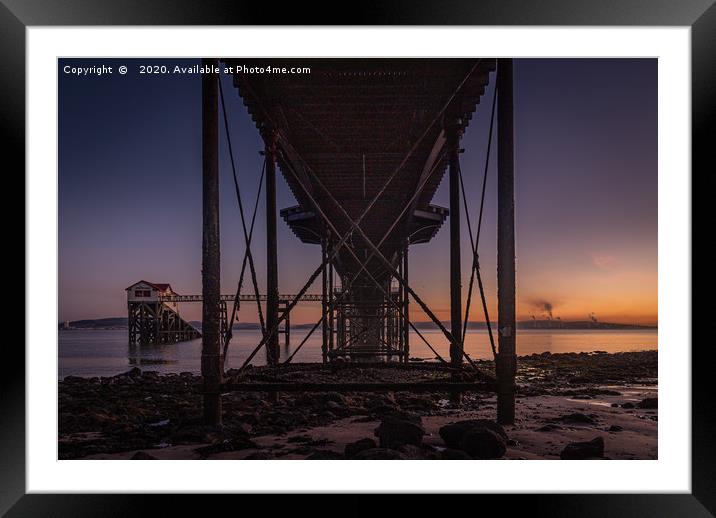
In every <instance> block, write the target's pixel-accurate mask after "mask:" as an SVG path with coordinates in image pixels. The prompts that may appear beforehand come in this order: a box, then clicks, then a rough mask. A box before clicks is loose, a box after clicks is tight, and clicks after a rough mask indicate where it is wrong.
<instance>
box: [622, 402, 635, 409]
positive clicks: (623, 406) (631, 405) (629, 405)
mask: <svg viewBox="0 0 716 518" xmlns="http://www.w3.org/2000/svg"><path fill="white" fill-rule="evenodd" d="M635 406H636V405H635V404H634V403H630V402H627V403H624V404H622V408H634V407H635Z"/></svg>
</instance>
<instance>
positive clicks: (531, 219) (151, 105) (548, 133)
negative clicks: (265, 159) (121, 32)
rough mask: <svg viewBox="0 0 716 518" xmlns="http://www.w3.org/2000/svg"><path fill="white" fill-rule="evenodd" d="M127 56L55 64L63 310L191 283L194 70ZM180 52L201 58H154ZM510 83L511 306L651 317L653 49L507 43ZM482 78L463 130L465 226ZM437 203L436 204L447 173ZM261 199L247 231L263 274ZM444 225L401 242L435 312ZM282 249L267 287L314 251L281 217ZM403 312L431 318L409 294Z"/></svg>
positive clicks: (226, 219)
mask: <svg viewBox="0 0 716 518" xmlns="http://www.w3.org/2000/svg"><path fill="white" fill-rule="evenodd" d="M139 63H143V64H150V63H149V62H147V61H146V60H123V61H119V60H88V59H72V60H60V62H59V66H60V71H59V320H60V321H64V320H78V319H84V318H102V317H109V316H124V315H126V295H125V292H124V289H125V288H126V287H127V286H129V285H130V284H132V283H133V282H135V281H138V280H140V279H146V280H148V281H153V282H169V283H171V284H172V286H173V288H174V289H175V290H176V291H177V292H179V293H183V294H198V293H201V81H200V77H199V76H194V75H158V76H157V75H152V76H148V75H139V74H137V73H136V68H137V66H138V64H139ZM177 63H179V64H194V63H198V60H183V61H180V60H152V61H151V64H167V65H172V66H173V65H174V64H177ZM66 64H70V65H73V66H93V65H101V64H107V65H109V66H114V67H115V70H116V67H117V66H119V65H121V64H125V65H128V66H129V67H130V72H129V73H128V74H127V75H125V76H121V75H118V74H116V73H115V74H112V75H103V76H100V77H97V76H85V77H77V76H72V75H68V74H64V73H62V67H63V66H64V65H66ZM223 81H224V83H223V85H224V92H225V95H226V97H227V110H228V113H229V115H230V117H231V119H230V124H231V132H232V142H233V144H234V150H235V154H236V158H237V162H238V172H239V175H240V181H241V183H242V190H243V193H244V204H245V206H253V200H254V197H255V195H256V189H257V183H258V178H259V174H260V167H261V160H262V158H261V156H260V155H259V151H260V150H261V149H262V148H263V145H262V142H261V139H260V137H259V135H258V132H257V131H256V129H255V127H254V125H253V123H252V121H251V120H250V118H249V116H248V114H247V112H246V109H245V108H244V106H243V104H242V102H241V99H240V98H239V97H238V94H237V91H236V90H235V89H234V88H233V87H232V86H231V82H230V80H229V77H228V76H227V77H224V78H223ZM514 81H515V100H514V102H515V108H514V111H515V176H516V191H515V198H516V221H517V230H516V231H517V283H518V284H517V294H518V308H517V316H518V319H527V318H530V315H535V316H536V317H538V318H540V317H544V316H545V311H544V303H545V302H547V303H550V304H551V305H552V306H553V308H554V309H553V311H554V316H559V317H561V318H562V319H565V320H575V319H580V320H583V319H586V318H587V315H588V314H589V313H591V312H594V313H595V314H596V316H597V318H599V320H602V321H612V322H635V323H649V324H654V323H656V322H657V60H656V59H520V60H515V66H514ZM493 85H494V81H492V80H491V84H490V86H489V87H488V89H487V91H486V93H485V97H483V103H482V104H481V105H480V106H479V107H478V110H477V113H476V114H475V117H474V118H473V120H472V122H471V124H470V126H469V128H468V130H467V131H466V133H465V136H464V137H463V140H462V147H464V148H465V153H464V154H463V155H461V160H462V170H463V175H464V177H465V182H466V190H467V192H468V197H469V199H470V200H471V201H470V203H471V205H472V206H471V212H472V214H471V217H472V219H473V224H474V222H475V221H476V212H477V210H478V203H479V193H480V187H481V180H482V168H483V167H484V156H485V149H486V144H487V134H488V125H489V107H490V100H491V98H492V89H493ZM220 137H221V144H220V157H221V158H220V160H221V162H220V173H221V178H220V182H221V207H220V215H221V240H222V241H221V247H222V248H221V253H222V256H221V264H222V293H233V292H234V291H235V289H236V282H237V280H238V276H239V271H240V267H241V259H242V257H243V252H244V246H243V235H242V233H241V227H240V219H239V212H238V208H237V205H236V200H235V197H234V192H233V184H232V183H231V182H232V180H231V167H230V162H229V157H228V152H227V150H226V146H225V136H224V133H223V130H222V132H221V134H220ZM494 149H495V148H493V151H494ZM495 165H496V164H495V160H494V156H493V160H492V161H491V167H490V171H489V178H488V185H487V195H486V205H485V216H484V221H483V233H482V237H481V240H480V257H481V266H482V271H483V278H484V281H485V286H486V290H487V296H488V301H489V306H490V309H491V311H492V314H493V315H495V314H496V290H495V286H496V278H495V277H496V246H495V245H496V182H495V178H496V168H495ZM277 197H278V205H279V208H283V207H286V206H289V205H293V204H295V201H294V199H293V197H292V195H291V193H290V192H289V190H288V188H287V186H286V184H285V183H284V182H283V179H282V178H281V177H280V175H279V181H278V193H277ZM262 202H263V199H262ZM433 203H437V204H440V205H443V206H447V205H448V198H447V175H445V179H444V180H443V182H442V184H441V186H440V188H439V190H438V192H437V194H436V196H435V198H434V200H433ZM262 204H263V203H260V205H259V214H258V216H257V223H256V230H255V233H254V246H253V247H252V251H253V253H254V257H255V259H256V262H257V267H258V270H259V271H258V274H259V275H258V277H259V283H260V285H261V286H263V285H265V272H264V269H265V268H264V264H265V263H264V258H265V244H264V235H265V233H264V228H265V227H264V221H265V215H264V212H263V207H262ZM462 229H463V234H464V235H463V260H462V264H463V279H464V280H463V285H464V286H465V288H466V287H467V282H468V279H469V267H470V255H469V254H470V252H469V237H468V234H467V229H466V225H465V224H463V225H462ZM448 239H449V232H448V226H447V225H446V226H444V227H443V229H442V230H441V231H440V232H439V233H438V235H437V236H436V238H435V239H434V240H433V241H432V242H431V243H429V244H423V245H415V246H413V247H411V285H412V286H413V288H414V289H415V290H416V292H417V293H418V294H420V295H421V296H422V298H423V299H425V300H426V301H427V302H428V304H429V305H430V306H431V307H432V308H433V310H434V311H435V312H436V313H437V315H438V316H439V317H440V318H442V319H449V305H448V292H449V283H448V273H449V270H448V246H447V245H448ZM278 247H279V290H280V292H281V293H295V292H297V291H298V289H300V287H301V286H302V285H303V283H304V282H305V279H306V278H307V277H308V276H309V274H310V273H311V272H312V271H313V270H314V269H315V268H316V266H318V264H319V263H320V249H319V247H318V246H315V245H313V246H312V245H304V244H301V243H300V242H299V241H298V239H296V238H295V236H294V235H293V234H292V233H291V232H290V230H289V229H288V227H287V226H286V225H285V224H284V223H283V221H282V220H280V219H279V234H278ZM436 265H444V268H436ZM248 287H249V284H245V289H244V291H245V292H246V291H247V288H248ZM262 291H263V288H262ZM311 291H313V292H319V291H320V283H319V284H316V285H315V287H314V288H312V290H311ZM249 306H250V305H248V304H247V305H246V306H245V308H249ZM473 308H474V310H473V311H472V318H474V319H476V320H483V317H482V314H481V310H480V308H479V304H473ZM182 314H183V315H185V316H186V317H188V318H190V319H200V314H201V311H200V307H199V305H198V304H185V305H184V306H183V307H182ZM319 316H320V315H319V308H318V307H317V305H315V304H314V305H311V304H303V305H301V304H299V306H298V309H297V310H296V311H295V313H294V314H293V316H292V321H293V322H296V323H299V322H308V321H311V320H317V319H318V317H319ZM411 316H412V318H413V319H415V320H428V319H427V317H425V316H424V315H422V314H421V312H420V310H419V309H418V308H417V307H415V305H413V307H412V310H411ZM241 320H242V321H256V314H255V311H253V310H250V309H242V314H241Z"/></svg>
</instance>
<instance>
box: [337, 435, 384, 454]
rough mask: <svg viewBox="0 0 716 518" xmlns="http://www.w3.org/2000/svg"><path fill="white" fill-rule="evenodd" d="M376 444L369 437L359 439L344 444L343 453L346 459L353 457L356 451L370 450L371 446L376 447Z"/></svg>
mask: <svg viewBox="0 0 716 518" xmlns="http://www.w3.org/2000/svg"><path fill="white" fill-rule="evenodd" d="M377 447H378V445H377V444H376V443H375V441H374V440H373V439H371V438H370V437H366V438H365V439H360V440H358V441H356V442H352V443H349V444H346V449H345V455H346V458H347V459H350V458H352V457H355V456H356V455H357V454H358V453H360V452H362V451H363V450H370V449H371V448H377Z"/></svg>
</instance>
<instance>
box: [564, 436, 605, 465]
mask: <svg viewBox="0 0 716 518" xmlns="http://www.w3.org/2000/svg"><path fill="white" fill-rule="evenodd" d="M559 457H560V458H561V459H563V460H582V459H599V458H603V457H604V439H603V438H601V437H596V438H594V439H592V440H591V441H587V442H573V443H570V444H568V445H567V446H566V447H565V448H564V450H562V453H560V455H559Z"/></svg>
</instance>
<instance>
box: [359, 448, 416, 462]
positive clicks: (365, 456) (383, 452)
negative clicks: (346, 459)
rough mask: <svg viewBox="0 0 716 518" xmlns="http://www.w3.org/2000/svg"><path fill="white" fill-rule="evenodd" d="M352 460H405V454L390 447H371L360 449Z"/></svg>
mask: <svg viewBox="0 0 716 518" xmlns="http://www.w3.org/2000/svg"><path fill="white" fill-rule="evenodd" d="M353 460H405V456H404V455H403V454H402V453H400V452H399V451H396V450H391V449H390V448H371V449H369V450H363V451H361V452H360V453H358V454H357V455H356V456H355V457H353Z"/></svg>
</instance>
